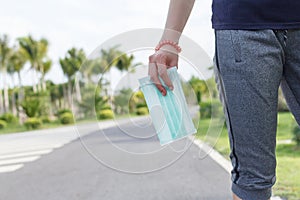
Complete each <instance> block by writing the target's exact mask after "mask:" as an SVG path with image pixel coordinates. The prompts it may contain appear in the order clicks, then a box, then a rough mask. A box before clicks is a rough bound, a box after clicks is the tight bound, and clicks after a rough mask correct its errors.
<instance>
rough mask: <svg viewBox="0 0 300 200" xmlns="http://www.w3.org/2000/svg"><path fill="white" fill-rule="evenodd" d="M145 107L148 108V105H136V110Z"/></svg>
mask: <svg viewBox="0 0 300 200" xmlns="http://www.w3.org/2000/svg"><path fill="white" fill-rule="evenodd" d="M143 107H147V105H146V103H137V104H136V108H143Z"/></svg>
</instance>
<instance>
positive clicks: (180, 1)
mask: <svg viewBox="0 0 300 200" xmlns="http://www.w3.org/2000/svg"><path fill="white" fill-rule="evenodd" d="M194 2H195V0H170V5H169V12H168V16H167V21H166V25H165V31H164V33H163V35H162V38H161V40H172V41H174V42H178V41H179V38H180V36H181V33H182V31H183V29H184V27H185V25H186V22H187V20H188V18H189V16H190V14H191V11H192V8H193V6H194Z"/></svg>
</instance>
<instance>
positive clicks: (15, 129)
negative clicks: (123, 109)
mask: <svg viewBox="0 0 300 200" xmlns="http://www.w3.org/2000/svg"><path fill="white" fill-rule="evenodd" d="M128 117H131V118H134V117H138V115H135V114H130V115H116V116H115V118H114V119H116V120H117V119H125V118H128ZM107 120H111V119H107ZM107 120H101V121H107ZM97 121H99V120H97V119H96V118H94V117H93V118H91V117H90V118H83V119H79V120H76V122H75V123H76V124H85V123H91V122H97ZM72 125H74V124H67V125H64V124H61V123H60V122H59V121H58V120H55V121H52V122H50V123H44V124H43V125H42V126H41V127H40V128H38V129H34V130H42V129H49V128H58V127H63V126H72ZM25 131H28V129H27V128H26V127H25V126H22V125H19V124H17V125H8V126H7V127H6V128H4V129H0V135H1V134H9V133H21V132H25Z"/></svg>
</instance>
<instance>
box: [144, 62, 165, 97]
mask: <svg viewBox="0 0 300 200" xmlns="http://www.w3.org/2000/svg"><path fill="white" fill-rule="evenodd" d="M148 69H149V70H148V74H149V76H150V79H151V81H152V82H153V83H154V84H155V86H156V87H157V89H158V90H159V91H160V92H161V93H162V95H163V96H165V95H166V94H167V91H166V89H165V88H164V87H163V86H162V84H161V82H160V80H159V78H158V71H157V66H156V63H149V68H148Z"/></svg>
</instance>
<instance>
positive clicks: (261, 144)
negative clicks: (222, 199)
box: [214, 29, 300, 200]
mask: <svg viewBox="0 0 300 200" xmlns="http://www.w3.org/2000/svg"><path fill="white" fill-rule="evenodd" d="M215 35H216V53H215V58H214V61H215V67H214V70H215V74H216V82H217V85H218V89H219V94H220V99H221V101H222V103H223V108H224V113H225V117H226V124H227V128H228V134H229V139H230V147H231V154H230V158H231V162H232V166H233V169H232V191H233V192H234V193H235V194H236V195H237V196H239V197H240V198H242V199H243V200H267V199H269V198H270V197H271V187H272V186H273V185H274V183H275V180H276V178H275V177H276V176H275V168H276V157H275V147H276V127H277V104H278V88H279V86H280V85H281V88H282V90H283V94H284V96H285V99H286V101H287V103H288V107H289V109H290V110H291V112H292V113H293V115H294V116H295V119H296V120H297V122H298V124H300V29H299V30H216V32H215Z"/></svg>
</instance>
